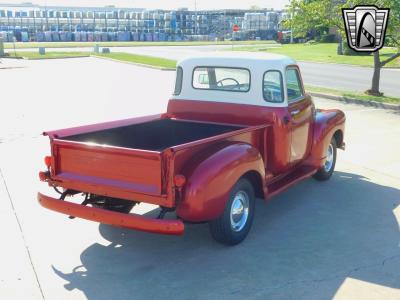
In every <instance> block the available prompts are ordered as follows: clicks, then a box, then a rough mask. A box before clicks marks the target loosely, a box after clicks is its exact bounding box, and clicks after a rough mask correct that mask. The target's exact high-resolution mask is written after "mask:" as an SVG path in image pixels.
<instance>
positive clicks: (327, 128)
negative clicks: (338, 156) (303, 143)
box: [307, 109, 346, 168]
mask: <svg viewBox="0 0 400 300" xmlns="http://www.w3.org/2000/svg"><path fill="white" fill-rule="evenodd" d="M345 120H346V117H345V115H344V113H343V112H342V111H340V110H336V109H329V110H318V111H317V112H316V114H315V121H314V132H313V144H312V149H311V155H310V157H309V159H308V161H307V164H308V165H312V166H313V167H315V168H320V167H321V166H322V165H323V164H324V161H325V158H326V151H327V149H328V146H329V143H330V141H331V139H332V137H333V136H334V135H335V134H336V133H337V132H340V135H341V137H343V136H344V126H345ZM337 146H338V147H339V148H344V142H343V138H341V139H340V140H339V141H338V145H337Z"/></svg>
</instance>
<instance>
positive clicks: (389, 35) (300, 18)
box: [284, 0, 400, 96]
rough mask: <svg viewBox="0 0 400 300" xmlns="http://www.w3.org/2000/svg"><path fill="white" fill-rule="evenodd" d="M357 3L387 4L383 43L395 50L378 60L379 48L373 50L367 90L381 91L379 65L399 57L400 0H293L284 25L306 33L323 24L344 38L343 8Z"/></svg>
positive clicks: (297, 35) (299, 32)
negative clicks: (335, 30) (370, 77)
mask: <svg viewBox="0 0 400 300" xmlns="http://www.w3.org/2000/svg"><path fill="white" fill-rule="evenodd" d="M356 5H376V6H377V7H380V8H390V16H389V20H388V27H387V31H386V39H385V43H386V44H388V43H389V44H390V45H391V46H393V47H395V48H396V53H394V54H393V55H391V56H390V57H387V58H385V59H384V60H381V55H380V52H379V51H376V52H374V54H373V57H374V73H373V77H372V83H371V88H370V89H369V90H367V91H366V93H368V94H371V95H378V96H380V95H382V93H381V92H380V90H379V82H380V73H381V69H382V67H384V66H385V65H387V64H388V63H390V62H391V61H393V60H395V59H396V58H398V57H400V1H399V0H292V1H291V3H290V6H289V9H288V14H289V16H290V17H289V19H287V20H286V21H284V25H285V26H286V27H288V28H292V29H293V31H294V35H295V36H296V37H305V36H306V35H307V33H308V32H310V31H313V30H315V31H317V32H318V30H319V29H321V28H324V27H334V28H336V29H337V30H338V32H339V34H340V35H341V37H342V38H343V40H346V38H345V31H344V22H343V18H342V11H341V9H342V8H349V7H354V6H356Z"/></svg>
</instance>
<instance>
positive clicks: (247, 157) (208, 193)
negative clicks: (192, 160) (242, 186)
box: [176, 143, 265, 222]
mask: <svg viewBox="0 0 400 300" xmlns="http://www.w3.org/2000/svg"><path fill="white" fill-rule="evenodd" d="M249 171H256V172H258V174H259V175H260V176H261V179H262V180H264V178H265V171H264V162H263V159H262V157H261V155H260V153H259V151H258V150H257V149H256V148H254V147H252V146H251V145H249V144H246V143H235V144H230V145H228V146H226V147H224V148H222V149H219V150H218V151H217V152H215V153H213V154H212V155H210V156H208V157H207V158H206V159H205V160H203V161H202V162H200V163H199V164H198V165H197V166H196V167H195V168H194V169H193V171H192V172H190V174H189V175H188V180H187V184H186V186H185V188H184V190H183V197H182V198H181V201H180V202H179V204H178V205H177V209H176V213H177V215H178V216H179V217H180V218H182V219H184V220H186V221H190V222H202V221H209V220H213V219H216V218H218V217H219V216H220V215H221V214H222V213H223V211H224V208H225V205H226V203H227V201H228V199H229V192H230V190H231V188H232V187H233V186H234V184H235V183H236V182H237V181H238V180H239V178H240V177H242V176H243V175H244V174H245V173H246V172H249Z"/></svg>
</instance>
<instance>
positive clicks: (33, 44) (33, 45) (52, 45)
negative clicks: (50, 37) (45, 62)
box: [4, 41, 276, 49]
mask: <svg viewBox="0 0 400 300" xmlns="http://www.w3.org/2000/svg"><path fill="white" fill-rule="evenodd" d="M95 44H98V45H99V46H100V47H138V46H205V45H231V44H232V42H231V41H223V42H222V41H220V42H211V41H205V42H201V41H199V42H41V43H38V42H27V43H15V48H16V49H22V48H38V47H46V48H77V47H94V45H95ZM234 44H235V45H260V44H276V42H275V41H235V42H234ZM4 48H5V49H14V45H13V43H4Z"/></svg>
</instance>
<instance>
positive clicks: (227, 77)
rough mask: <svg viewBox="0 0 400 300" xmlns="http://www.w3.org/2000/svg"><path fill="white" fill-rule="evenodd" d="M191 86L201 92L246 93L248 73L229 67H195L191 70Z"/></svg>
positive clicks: (248, 80) (248, 84)
mask: <svg viewBox="0 0 400 300" xmlns="http://www.w3.org/2000/svg"><path fill="white" fill-rule="evenodd" d="M192 85H193V88H195V89H202V90H217V91H229V92H248V91H249V90H250V71H249V70H248V69H243V68H231V67H229V68H228V67H211V66H207V67H196V68H195V69H194V70H193V78H192Z"/></svg>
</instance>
